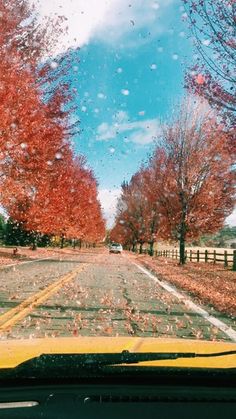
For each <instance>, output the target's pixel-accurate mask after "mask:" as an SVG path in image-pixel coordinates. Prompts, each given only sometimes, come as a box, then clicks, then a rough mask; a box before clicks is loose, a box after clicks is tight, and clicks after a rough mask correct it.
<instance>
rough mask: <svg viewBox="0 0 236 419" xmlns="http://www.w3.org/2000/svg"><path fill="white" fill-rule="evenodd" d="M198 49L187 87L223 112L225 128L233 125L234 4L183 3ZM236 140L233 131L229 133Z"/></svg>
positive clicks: (227, 0) (229, 0) (223, 0)
mask: <svg viewBox="0 0 236 419" xmlns="http://www.w3.org/2000/svg"><path fill="white" fill-rule="evenodd" d="M183 2H184V7H185V10H186V15H187V16H188V18H189V23H190V25H189V26H190V30H191V32H192V35H193V39H194V44H195V47H196V49H197V53H198V55H197V57H198V58H197V63H196V65H195V66H193V68H192V69H191V71H190V72H189V74H188V75H187V76H186V82H187V87H188V88H189V89H190V90H191V91H193V92H195V93H197V94H199V95H200V96H203V97H205V98H206V99H207V100H208V102H209V103H210V104H211V105H212V106H214V107H216V108H217V109H220V110H221V111H223V117H224V121H225V123H226V125H227V126H228V127H230V128H231V129H232V130H233V129H235V125H236V79H235V72H236V2H235V0H207V1H206V0H183ZM231 134H232V136H233V137H232V138H233V140H234V141H235V131H234V132H231Z"/></svg>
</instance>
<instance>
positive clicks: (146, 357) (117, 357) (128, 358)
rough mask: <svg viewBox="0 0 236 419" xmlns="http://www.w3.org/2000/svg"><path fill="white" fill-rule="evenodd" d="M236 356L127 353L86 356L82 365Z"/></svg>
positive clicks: (190, 353)
mask: <svg viewBox="0 0 236 419" xmlns="http://www.w3.org/2000/svg"><path fill="white" fill-rule="evenodd" d="M228 355H236V351H225V352H213V353H206V354H201V353H195V352H129V351H126V350H125V351H122V352H121V353H118V354H117V353H114V354H113V353H112V354H87V355H86V359H85V360H84V365H93V364H96V365H120V364H139V363H140V362H147V361H164V360H172V359H173V360H174V359H181V358H212V357H219V356H228Z"/></svg>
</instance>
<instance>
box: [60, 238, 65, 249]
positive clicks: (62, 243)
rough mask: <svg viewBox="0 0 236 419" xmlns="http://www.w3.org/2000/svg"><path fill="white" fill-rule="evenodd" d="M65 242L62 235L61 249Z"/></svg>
mask: <svg viewBox="0 0 236 419" xmlns="http://www.w3.org/2000/svg"><path fill="white" fill-rule="evenodd" d="M64 243H65V237H64V236H61V249H63V247H64Z"/></svg>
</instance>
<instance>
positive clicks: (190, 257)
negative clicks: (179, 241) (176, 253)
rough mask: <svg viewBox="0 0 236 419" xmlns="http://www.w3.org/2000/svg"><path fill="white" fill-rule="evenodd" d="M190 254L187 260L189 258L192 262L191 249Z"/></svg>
mask: <svg viewBox="0 0 236 419" xmlns="http://www.w3.org/2000/svg"><path fill="white" fill-rule="evenodd" d="M189 253H190V255H189V260H190V262H192V254H193V251H192V250H190V252H189Z"/></svg>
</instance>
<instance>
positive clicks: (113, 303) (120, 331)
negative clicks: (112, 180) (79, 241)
mask: <svg viewBox="0 0 236 419" xmlns="http://www.w3.org/2000/svg"><path fill="white" fill-rule="evenodd" d="M0 314H1V315H0V336H1V338H2V339H6V338H22V337H26V338H27V337H35V338H36V337H45V336H79V335H81V336H125V335H132V336H154V337H178V338H190V339H207V340H208V339H210V340H213V339H221V340H234V341H236V332H235V331H234V330H233V323H234V322H233V320H232V319H230V318H228V317H227V316H223V315H222V314H219V313H217V312H215V311H214V310H213V309H212V308H210V307H199V305H196V304H195V303H194V301H193V300H192V299H190V297H189V296H187V295H186V294H184V293H181V291H180V290H178V291H177V290H175V289H174V288H173V287H172V286H170V285H169V284H167V283H165V282H163V281H159V280H158V278H157V277H154V276H153V275H152V274H150V272H148V271H146V270H145V269H144V268H142V267H141V266H139V265H136V264H135V263H133V261H132V260H131V259H130V258H129V257H128V255H125V254H124V255H113V254H109V253H108V252H107V250H104V249H101V250H100V251H98V250H95V251H91V252H84V253H83V252H71V254H67V255H65V256H63V258H62V257H61V258H60V256H59V257H58V258H56V259H55V258H53V259H48V260H42V261H38V262H33V263H30V264H24V265H22V266H17V267H14V268H9V269H7V270H1V271H0Z"/></svg>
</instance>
